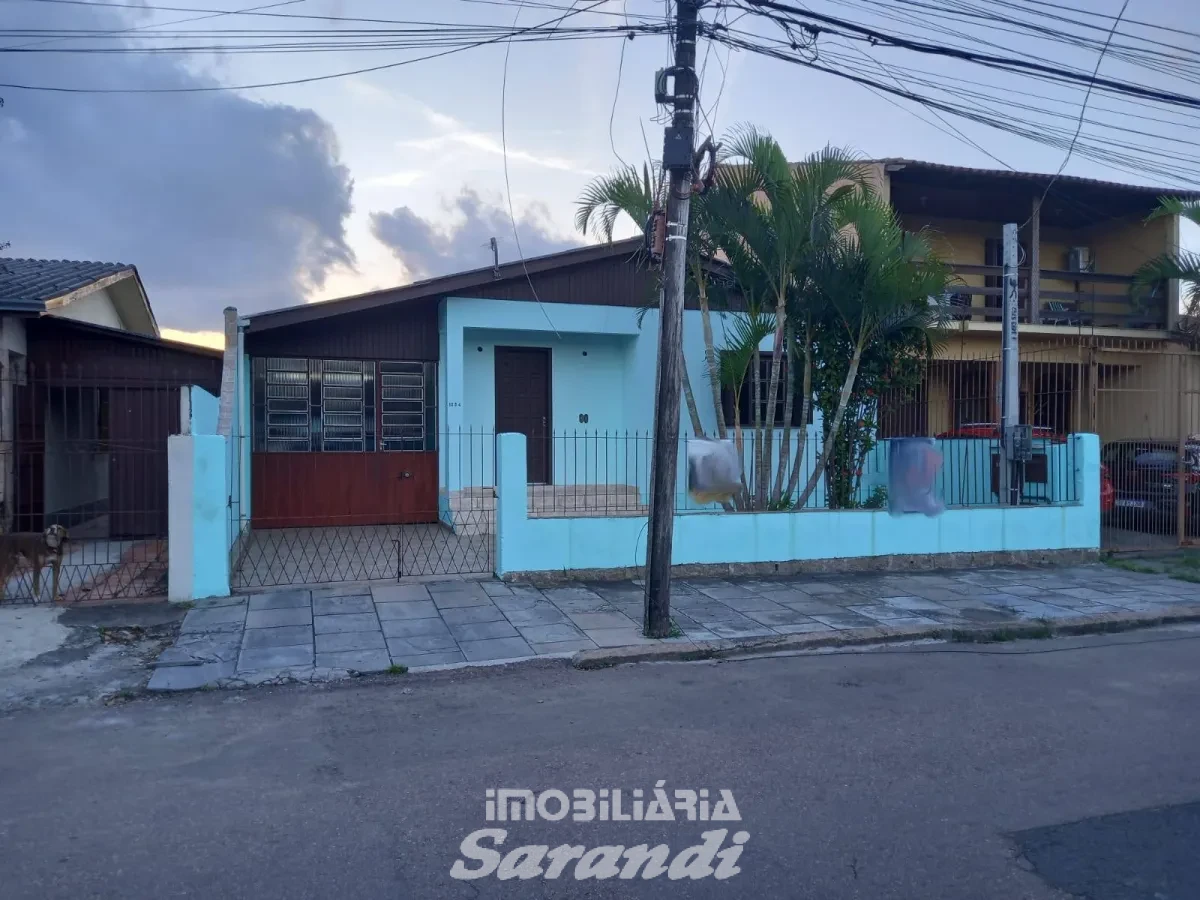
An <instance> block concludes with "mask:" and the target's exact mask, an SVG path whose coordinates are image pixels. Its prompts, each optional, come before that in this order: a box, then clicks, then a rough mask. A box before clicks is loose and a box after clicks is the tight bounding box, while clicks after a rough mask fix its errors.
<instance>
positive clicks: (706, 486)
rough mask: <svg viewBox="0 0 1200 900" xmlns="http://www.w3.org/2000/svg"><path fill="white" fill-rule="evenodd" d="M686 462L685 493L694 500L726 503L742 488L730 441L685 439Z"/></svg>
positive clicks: (735, 448)
mask: <svg viewBox="0 0 1200 900" xmlns="http://www.w3.org/2000/svg"><path fill="white" fill-rule="evenodd" d="M687 464H688V493H689V494H691V495H692V499H693V500H695V501H696V502H697V503H727V502H729V501H730V500H732V499H733V498H734V496H736V495H737V493H738V491H740V490H741V489H742V467H741V466H740V465H739V464H738V454H737V447H736V446H735V445H734V443H733V441H711V440H695V441H688V444H687Z"/></svg>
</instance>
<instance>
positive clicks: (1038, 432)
mask: <svg viewBox="0 0 1200 900" xmlns="http://www.w3.org/2000/svg"><path fill="white" fill-rule="evenodd" d="M938 437H939V438H984V439H987V440H993V441H998V440H1000V426H999V425H997V424H996V423H995V422H981V423H979V424H978V425H959V426H958V427H957V428H955V429H953V430H952V431H943V432H942V433H941V434H939V435H938ZM1033 437H1034V440H1040V441H1053V442H1054V443H1056V444H1063V443H1066V440H1067V436H1066V435H1065V434H1056V433H1055V432H1054V429H1053V428H1047V427H1045V426H1044V425H1034V426H1033Z"/></svg>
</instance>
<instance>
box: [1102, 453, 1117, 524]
mask: <svg viewBox="0 0 1200 900" xmlns="http://www.w3.org/2000/svg"><path fill="white" fill-rule="evenodd" d="M1116 500H1117V490H1116V488H1114V487H1113V483H1112V476H1111V475H1109V474H1108V466H1106V465H1104V464H1103V463H1101V464H1100V512H1101V513H1102V514H1103V513H1110V512H1112V511H1113V509H1114V508H1115V506H1116Z"/></svg>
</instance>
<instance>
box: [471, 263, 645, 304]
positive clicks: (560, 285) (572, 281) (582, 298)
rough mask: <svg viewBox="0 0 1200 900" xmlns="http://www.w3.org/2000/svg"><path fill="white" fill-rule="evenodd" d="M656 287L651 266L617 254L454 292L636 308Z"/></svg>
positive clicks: (502, 297)
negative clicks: (649, 267) (530, 284)
mask: <svg viewBox="0 0 1200 900" xmlns="http://www.w3.org/2000/svg"><path fill="white" fill-rule="evenodd" d="M530 281H532V282H533V288H530V286H529V282H530ZM534 290H536V291H537V293H536V296H535V294H534ZM657 290H658V278H657V274H656V273H655V272H654V271H653V270H651V269H648V268H646V266H645V265H644V263H641V262H639V261H638V259H636V258H626V257H624V256H619V257H612V258H609V259H601V260H596V261H594V262H588V263H582V264H580V265H577V266H564V267H563V268H560V269H551V270H549V271H546V272H538V273H535V274H533V275H531V276H530V277H529V278H525V277H520V278H510V279H506V280H503V281H496V282H493V283H492V284H486V285H482V286H480V287H478V288H474V289H471V290H465V291H459V292H456V293H455V294H454V296H456V297H486V298H491V299H493V300H535V299H536V300H541V301H542V302H543V303H590V304H595V305H597V306H629V307H634V308H637V307H640V306H645V305H647V304H648V303H651V302H653V300H654V297H655V295H656V292H657Z"/></svg>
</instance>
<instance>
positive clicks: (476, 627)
mask: <svg viewBox="0 0 1200 900" xmlns="http://www.w3.org/2000/svg"><path fill="white" fill-rule="evenodd" d="M450 633H451V634H452V635H454V639H455V640H456V641H458V642H459V644H462V643H463V642H464V641H484V640H491V639H492V638H515V637H520V636H521V635H520V633H519V632H518V631H517V629H516V628H514V627H513V626H512V625H510V624H509V623H508V622H507V621H501V622H469V623H467V624H465V625H451V626H450Z"/></svg>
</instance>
